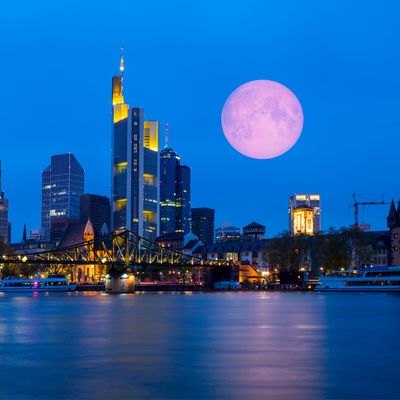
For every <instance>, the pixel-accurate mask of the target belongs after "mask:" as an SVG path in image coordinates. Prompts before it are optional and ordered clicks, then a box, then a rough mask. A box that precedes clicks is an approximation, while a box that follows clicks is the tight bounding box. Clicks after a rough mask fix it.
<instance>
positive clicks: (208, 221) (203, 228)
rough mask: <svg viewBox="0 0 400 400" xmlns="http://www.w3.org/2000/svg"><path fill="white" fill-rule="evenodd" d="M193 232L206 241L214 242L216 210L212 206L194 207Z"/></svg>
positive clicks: (207, 242)
mask: <svg viewBox="0 0 400 400" xmlns="http://www.w3.org/2000/svg"><path fill="white" fill-rule="evenodd" d="M191 214H192V232H193V233H194V234H195V235H196V236H197V237H198V238H199V239H200V240H201V241H202V242H203V243H204V244H212V243H214V221H215V210H214V209H212V208H205V207H201V208H192V213H191Z"/></svg>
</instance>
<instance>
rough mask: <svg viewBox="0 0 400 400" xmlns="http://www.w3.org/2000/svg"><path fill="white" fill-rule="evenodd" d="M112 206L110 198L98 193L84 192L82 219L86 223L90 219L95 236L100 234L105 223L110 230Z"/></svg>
mask: <svg viewBox="0 0 400 400" xmlns="http://www.w3.org/2000/svg"><path fill="white" fill-rule="evenodd" d="M110 217H111V207H110V199H109V198H108V197H106V196H99V195H97V194H89V193H86V194H83V195H82V196H81V203H80V221H81V223H82V224H86V223H87V221H88V220H89V219H90V222H91V223H92V226H93V230H94V234H95V236H97V235H99V234H100V232H101V230H102V228H103V226H104V224H105V225H106V229H107V231H109V230H110Z"/></svg>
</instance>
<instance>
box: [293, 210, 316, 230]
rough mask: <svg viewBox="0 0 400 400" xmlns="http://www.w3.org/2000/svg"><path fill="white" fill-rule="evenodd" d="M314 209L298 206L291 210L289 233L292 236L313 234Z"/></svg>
mask: <svg viewBox="0 0 400 400" xmlns="http://www.w3.org/2000/svg"><path fill="white" fill-rule="evenodd" d="M314 218H315V215H314V208H312V207H307V206H298V207H295V208H293V210H292V214H291V221H292V226H291V228H292V229H291V232H292V234H293V235H295V236H296V235H309V236H312V235H314V233H315V229H314Z"/></svg>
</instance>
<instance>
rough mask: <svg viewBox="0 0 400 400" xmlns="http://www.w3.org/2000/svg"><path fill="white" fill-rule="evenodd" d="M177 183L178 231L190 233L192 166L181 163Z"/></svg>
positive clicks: (176, 228)
mask: <svg viewBox="0 0 400 400" xmlns="http://www.w3.org/2000/svg"><path fill="white" fill-rule="evenodd" d="M177 178H178V179H177V185H176V189H177V190H176V227H175V231H176V232H183V233H189V232H190V228H191V219H192V218H191V213H190V168H189V167H188V166H187V165H179V166H178V171H177Z"/></svg>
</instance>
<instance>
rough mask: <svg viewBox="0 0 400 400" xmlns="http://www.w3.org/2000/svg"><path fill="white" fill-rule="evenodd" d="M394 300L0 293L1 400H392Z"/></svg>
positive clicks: (396, 354) (398, 351)
mask: <svg viewBox="0 0 400 400" xmlns="http://www.w3.org/2000/svg"><path fill="white" fill-rule="evenodd" d="M399 337H400V294H383V293H369V294H368V293H326V294H323V293H301V292H240V293H196V294H192V293H185V294H183V293H182V294H173V293H164V294H134V295H106V294H103V293H89V292H87V293H70V294H61V293H59V294H57V293H48V294H46V293H39V294H36V295H33V294H8V293H7V294H4V293H2V294H1V293H0V398H1V399H23V400H25V399H131V398H134V399H136V398H138V399H243V400H244V399H273V400H275V399H399V398H400V378H399V370H400V346H399V344H400V340H399Z"/></svg>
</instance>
